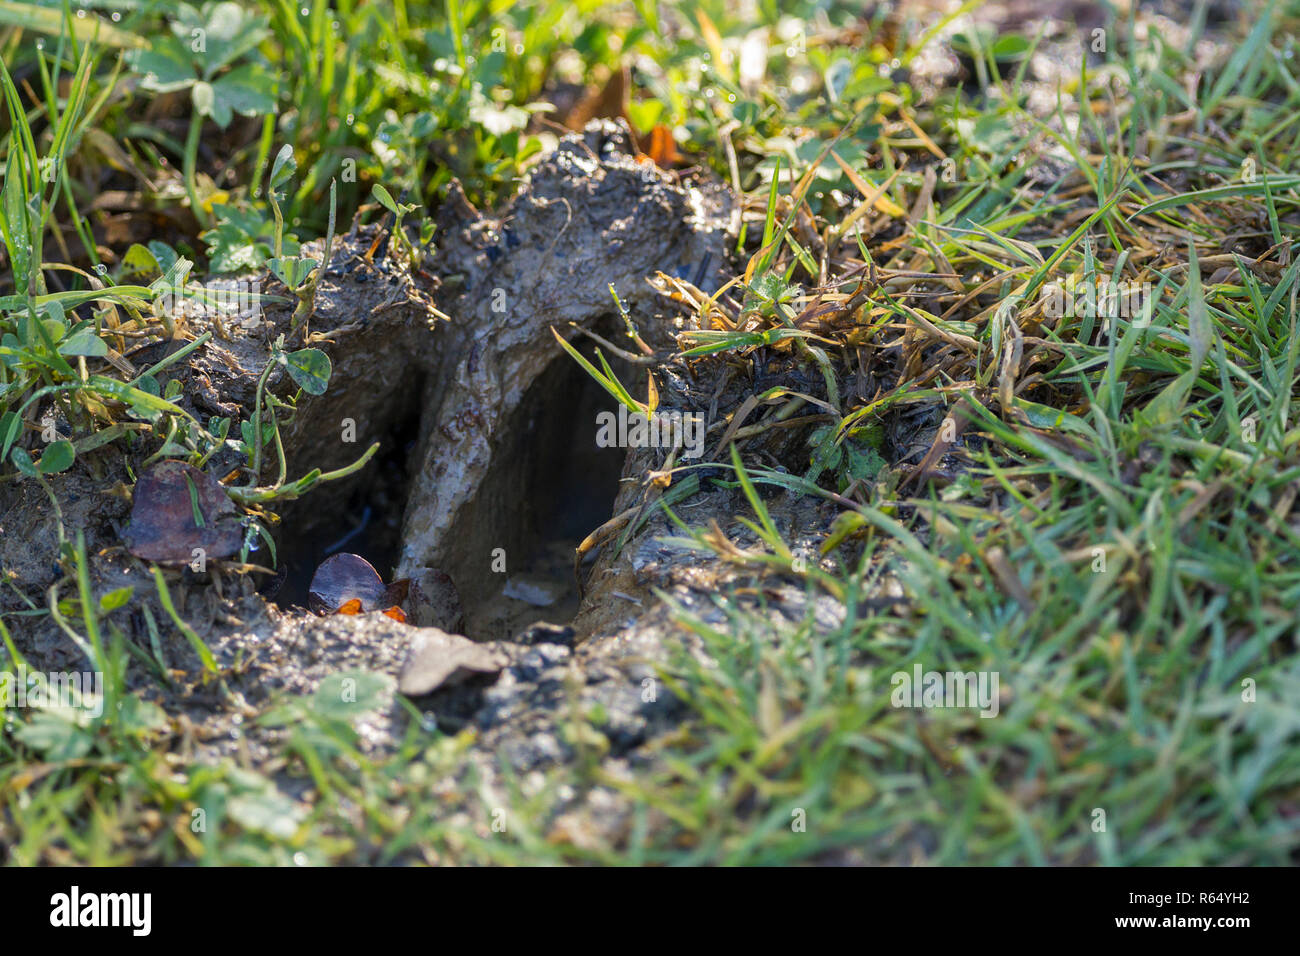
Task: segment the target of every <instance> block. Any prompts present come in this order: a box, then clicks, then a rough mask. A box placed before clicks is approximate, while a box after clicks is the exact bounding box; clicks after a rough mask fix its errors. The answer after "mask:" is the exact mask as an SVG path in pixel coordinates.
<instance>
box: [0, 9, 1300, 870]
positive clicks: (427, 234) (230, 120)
mask: <svg viewBox="0 0 1300 956" xmlns="http://www.w3.org/2000/svg"><path fill="white" fill-rule="evenodd" d="M92 6H93V5H92ZM589 6H590V9H589ZM715 7H716V9H715ZM33 9H35V8H33ZM403 11H404V12H403V13H402V14H400V15H399V16H398V19H397V22H395V23H394V22H390V21H388V20H386V19H385V18H382V17H379V16H377V15H376V14H375V12H374V11H373V10H370V9H369V8H368V7H363V8H362V9H360V10H358V11H356V12H354V13H351V14H349V15H347V16H346V17H342V18H341V20H340V21H338V22H336V21H334V20H332V19H331V18H330V16H329V15H328V11H327V9H326V7H325V6H324V4H318V5H315V6H310V7H308V8H307V11H306V13H305V14H303V16H302V17H301V19H293V18H292V16H291V12H290V13H286V12H285V11H283V10H280V9H279V8H277V9H275V10H270V9H268V10H265V11H263V10H262V8H261V7H260V6H259V5H256V4H252V5H248V6H247V7H245V8H242V10H241V8H237V7H235V6H234V5H231V4H215V5H208V6H206V7H203V8H202V9H191V8H183V9H182V10H181V12H180V13H179V14H178V15H177V16H176V18H174V19H173V20H171V21H167V22H164V21H161V20H158V19H157V18H153V19H150V17H149V16H147V15H144V14H133V15H132V16H131V17H129V18H126V19H125V20H123V19H120V18H119V20H117V21H116V23H115V22H114V21H112V20H107V19H106V20H104V21H103V23H102V25H101V26H100V28H99V29H100V32H99V34H98V35H97V39H96V41H95V43H87V44H85V45H84V46H83V45H81V42H82V41H85V40H87V39H89V36H90V35H89V34H88V33H87V32H86V30H87V27H88V26H91V25H93V17H92V18H91V22H90V23H87V22H84V21H86V19H87V18H81V21H79V25H74V27H73V29H74V31H76V33H75V35H76V37H77V40H78V43H77V44H73V43H72V42H71V41H70V40H69V39H68V36H67V28H66V27H65V26H64V25H62V24H61V23H59V21H58V20H57V18H55V19H54V20H42V19H41V18H40V16H39V15H38V14H36V13H31V14H30V16H29V18H28V19H27V20H24V21H23V22H21V23H18V22H17V21H15V22H14V23H13V24H10V21H8V20H4V19H3V18H2V17H0V25H7V26H6V29H7V30H8V32H7V33H4V34H3V35H2V36H0V42H2V43H3V44H4V61H5V64H6V70H7V71H8V74H9V75H10V76H11V77H12V80H13V82H12V83H9V84H7V97H8V101H9V103H10V105H11V110H10V123H9V127H8V129H9V134H10V135H9V137H8V140H7V149H8V152H7V156H8V157H9V160H8V163H7V165H6V170H5V185H4V193H3V198H4V202H3V204H0V205H3V222H4V227H5V228H4V240H5V254H6V256H7V259H8V265H9V267H10V270H11V271H12V274H13V280H12V283H11V284H10V285H9V286H8V287H6V288H3V289H0V292H3V293H4V298H3V299H0V307H2V308H3V314H2V317H0V329H3V342H0V402H2V403H3V406H2V407H3V418H0V442H3V443H4V453H3V455H2V456H0V457H2V458H3V460H4V465H3V468H2V471H0V532H2V533H0V569H3V572H4V575H5V590H4V592H3V593H0V637H3V648H4V650H3V652H0V653H3V654H4V656H5V658H6V663H5V664H4V668H5V669H6V671H7V672H9V673H14V674H30V673H42V674H43V673H53V672H67V671H78V672H80V671H92V672H98V673H99V674H101V675H102V678H103V687H102V689H101V693H100V694H99V695H98V696H96V697H94V698H93V699H87V700H85V701H83V703H85V704H87V705H88V706H87V707H84V708H82V709H81V710H79V711H78V710H73V711H69V710H67V709H59V708H53V707H46V706H40V705H39V702H38V703H36V704H32V705H30V706H10V705H11V704H12V701H9V702H6V710H5V712H4V714H3V716H4V719H5V723H4V733H3V735H0V853H3V854H4V859H5V860H6V862H9V863H17V864H30V863H38V862H53V863H66V862H89V863H145V862H147V863H155V862H181V861H201V862H205V863H249V862H273V863H286V864H287V863H298V864H307V863H331V862H347V863H393V862H399V863H411V862H433V863H538V862H548V863H549V862H587V861H598V862H618V863H785V862H805V863H903V864H907V863H917V864H931V863H981V864H991V863H996V864H1000V863H1030V864H1043V863H1058V864H1059V863H1064V864H1080V863H1086V864H1091V863H1106V864H1128V865H1134V864H1145V865H1149V864H1188V863H1212V864H1242V863H1285V862H1291V861H1293V860H1294V859H1295V857H1296V853H1297V845H1298V844H1300V746H1298V741H1297V736H1298V735H1300V711H1298V710H1297V706H1296V703H1295V701H1296V700H1300V663H1297V656H1296V638H1297V604H1300V576H1298V575H1297V570H1296V554H1297V545H1298V544H1300V512H1297V511H1296V509H1295V507H1294V506H1295V504H1296V499H1297V497H1298V496H1300V484H1298V483H1297V482H1300V459H1298V458H1297V454H1298V452H1297V446H1300V430H1297V429H1296V428H1295V427H1294V415H1293V414H1292V405H1293V401H1294V397H1295V395H1296V381H1297V358H1298V357H1300V336H1298V335H1297V330H1296V319H1297V294H1298V290H1300V281H1298V276H1300V259H1297V258H1296V256H1295V255H1294V252H1295V248H1296V247H1295V243H1296V241H1297V238H1298V236H1300V214H1298V213H1297V206H1300V178H1297V177H1296V176H1295V175H1294V170H1296V169H1297V168H1300V165H1298V164H1297V159H1298V158H1300V123H1297V122H1296V119H1297V117H1300V82H1297V80H1298V77H1297V60H1298V59H1300V57H1297V55H1296V53H1295V46H1296V43H1295V39H1294V30H1295V27H1296V24H1297V23H1300V9H1296V8H1295V7H1294V4H1291V5H1287V4H1274V5H1270V6H1268V7H1263V6H1256V5H1245V6H1240V7H1239V6H1237V5H1233V4H1219V3H1209V4H1194V5H1184V4H1172V3H1162V4H1152V5H1140V7H1139V8H1138V9H1136V10H1130V9H1128V8H1127V7H1124V6H1120V7H1117V8H1110V7H1108V6H1105V5H1094V4H1049V5H1047V6H1046V7H1042V6H1040V5H1035V6H1034V8H1033V9H1032V10H1027V9H1025V8H1024V6H1023V5H1019V4H983V5H980V4H969V5H967V8H962V10H961V11H958V10H957V7H956V6H951V7H950V6H948V5H945V4H941V3H933V4H931V3H926V4H919V5H911V4H907V5H903V6H901V7H900V8H898V9H897V10H894V9H891V8H889V7H887V6H884V5H881V6H871V7H869V8H868V9H867V10H866V11H865V13H864V12H862V11H859V10H857V9H856V8H854V9H849V8H845V9H838V8H834V9H832V10H830V11H829V12H825V11H822V12H814V11H813V10H812V9H809V10H806V11H793V12H791V13H789V14H786V15H780V16H778V15H776V14H775V13H774V12H773V13H769V12H767V11H766V9H765V8H764V7H763V6H762V5H758V6H757V7H756V8H755V9H753V10H750V11H746V12H745V13H744V15H743V16H741V15H737V14H732V13H728V12H727V10H726V9H724V8H723V6H722V5H721V4H715V5H710V4H704V5H701V6H699V7H696V6H693V5H683V6H680V7H678V6H675V5H674V6H671V7H664V8H659V7H654V6H647V5H632V6H629V7H628V8H627V9H622V8H612V9H604V8H599V9H598V6H597V5H588V4H584V3H578V4H576V5H571V6H569V7H566V8H564V9H556V10H551V9H550V8H546V7H540V6H539V7H537V8H536V9H533V8H532V7H530V6H528V5H521V6H520V7H519V8H518V9H512V10H511V11H509V12H508V13H506V14H504V15H501V17H500V18H499V19H494V18H493V17H492V16H491V15H489V13H488V11H487V10H486V9H480V8H478V7H475V6H473V5H470V4H466V5H460V4H455V3H453V4H450V5H448V6H447V7H445V8H444V7H443V6H442V5H438V7H437V9H436V10H426V9H424V8H423V7H422V6H421V5H406V6H405V7H403ZM953 13H957V14H958V15H957V16H955V17H952V16H949V15H950V14H953ZM417 15H418V18H417ZM5 16H9V14H5ZM286 18H287V19H286ZM114 27H115V28H116V30H117V31H120V32H113V28H114ZM195 30H198V31H199V33H200V34H201V35H202V36H203V37H204V41H203V42H202V43H199V46H200V47H202V49H198V48H196V47H193V46H192V45H191V44H192V42H196V41H194V37H195V36H196V35H198V34H195V33H194V32H193V31H195ZM60 31H62V36H63V39H62V40H60V39H59V37H60ZM42 35H44V38H43V39H40V38H41V37H42ZM83 51H84V52H83ZM119 54H120V56H121V59H120V65H121V71H120V73H117V74H114V72H113V67H114V64H115V63H118V62H119V61H118V57H119ZM191 74H192V75H191ZM209 97H211V99H209ZM195 117H197V118H195ZM277 117H278V119H277ZM282 149H284V150H286V151H282ZM331 183H333V189H332V188H331ZM375 186H377V187H379V188H378V189H374V190H373V191H372V187H375ZM268 194H270V195H268ZM271 197H273V199H274V201H273V202H272V201H271ZM331 202H334V203H335V204H336V208H337V215H336V216H335V217H334V220H333V225H331V218H330V216H329V210H330V208H331ZM27 210H31V212H28V211H27ZM281 217H283V225H281V226H277V221H278V220H279V219H280V218H281ZM24 230H25V231H24ZM133 243H135V245H133ZM187 267H189V268H191V269H192V271H190V272H189V273H188V275H187V274H186V269H187ZM216 276H224V277H225V278H226V279H227V280H233V281H242V282H243V283H245V284H244V285H243V286H240V287H238V288H240V289H241V290H243V291H244V292H245V293H251V294H252V295H254V296H257V297H261V300H260V302H259V303H258V304H257V305H256V307H255V308H253V309H252V310H250V311H249V312H247V313H245V314H242V315H233V314H231V313H229V312H226V313H225V314H223V313H221V312H220V311H218V310H214V309H212V308H205V307H204V306H203V305H202V304H201V303H198V302H196V300H195V298H194V294H193V290H194V288H195V287H196V286H197V285H198V284H200V283H209V282H210V280H211V279H212V278H213V277H216ZM1111 280H1113V281H1114V282H1115V283H1122V284H1123V290H1124V294H1125V296H1126V298H1124V300H1123V302H1122V303H1119V302H1115V303H1110V304H1108V303H1107V302H1106V300H1105V294H1106V290H1107V288H1108V286H1107V283H1108V282H1109V281H1111ZM182 289H187V290H189V292H188V294H187V296H184V297H182V296H181V295H180V293H181V290H182ZM178 297H181V298H185V300H186V301H185V302H183V303H182V304H181V305H179V306H177V305H176V302H177V299H178ZM1098 299H1100V300H1101V303H1100V305H1098V304H1097V301H1098ZM557 338H558V339H562V340H563V343H564V344H563V345H562V343H561V342H560V341H557ZM620 402H622V403H623V404H624V406H625V407H628V408H631V409H638V408H641V409H644V408H646V407H647V406H653V407H654V409H655V412H656V414H658V415H659V416H661V417H662V418H663V419H667V418H668V417H669V416H670V415H696V416H698V420H699V421H700V423H701V427H702V433H701V435H700V436H699V437H700V451H701V452H702V453H701V454H700V455H699V456H698V457H696V456H690V457H688V456H687V454H686V452H687V451H688V448H687V447H673V446H672V444H671V442H670V443H667V445H666V446H665V447H631V448H629V447H626V445H627V443H626V442H624V443H622V446H623V447H615V448H602V447H600V446H599V444H598V442H597V441H596V435H597V432H598V424H597V423H598V421H599V419H598V418H597V415H598V413H599V412H601V411H608V410H611V409H616V408H617V407H618V404H619V403H620ZM254 421H261V422H262V423H263V426H262V427H263V434H262V436H261V437H260V439H259V436H258V429H257V428H256V427H255V426H254V425H253V424H252V423H253V422H254ZM181 463H187V465H188V466H189V468H187V467H186V465H183V464H181ZM195 548H197V549H198V551H196V550H195ZM346 553H355V554H357V555H359V556H361V557H363V558H365V559H366V560H368V561H369V562H370V563H371V564H373V565H374V568H375V571H376V572H377V575H378V577H376V578H374V579H373V580H363V579H362V578H361V577H359V576H357V574H356V573H354V572H353V571H349V572H348V574H347V575H345V576H344V578H343V579H342V584H340V585H338V586H337V587H335V586H333V583H332V584H331V586H330V587H329V588H326V587H325V585H324V584H322V580H323V579H322V578H320V577H314V575H315V573H316V571H317V568H318V566H320V565H321V563H322V562H323V561H324V560H325V559H326V558H327V557H330V556H331V555H340V554H346ZM350 567H353V568H355V565H351V566H350ZM363 567H364V566H363ZM380 578H382V580H380ZM400 581H407V582H409V584H397V585H394V586H393V587H387V588H386V587H385V585H391V584H393V582H400ZM334 583H337V582H334ZM326 592H327V593H326ZM354 595H355V596H357V604H358V605H359V607H350V606H349V599H350V598H352V597H353V596H354ZM393 606H396V607H398V608H399V609H400V613H397V614H396V616H393V615H391V614H388V615H386V614H385V613H383V612H384V610H385V609H387V608H390V607H393ZM309 607H311V608H313V609H314V610H316V611H320V612H322V613H312V611H311V610H309V609H308V608H309ZM340 608H341V609H342V610H343V611H345V612H346V611H356V610H359V611H360V613H330V612H332V611H335V610H336V609H340ZM402 617H404V618H405V620H402V619H400V618H402ZM929 672H934V673H937V674H939V675H941V679H942V677H943V676H944V675H956V674H971V675H973V676H974V677H975V678H976V679H977V680H983V681H985V684H984V685H980V686H984V687H986V688H987V682H988V681H989V680H996V683H995V684H993V685H992V686H993V691H992V697H989V698H986V699H984V700H983V701H982V702H981V704H980V706H978V707H977V706H968V704H969V703H970V702H967V701H964V702H963V705H961V706H951V704H952V703H953V702H952V701H945V700H943V699H942V698H939V699H931V698H928V697H925V696H924V695H922V694H921V693H920V692H919V691H918V693H917V695H916V696H915V698H913V697H912V696H911V695H908V694H905V695H903V696H901V697H900V696H899V694H898V693H897V687H898V684H899V682H900V680H901V679H910V678H911V676H912V675H914V674H922V675H923V674H925V673H929ZM9 686H10V687H12V684H11V685H9ZM96 702H99V703H100V704H102V708H101V707H97V706H96V707H91V706H89V705H91V704H95V703H96ZM29 703H30V702H29ZM944 703H948V704H949V706H943V704H944ZM96 710H101V711H102V712H100V713H95V711H96Z"/></svg>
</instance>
